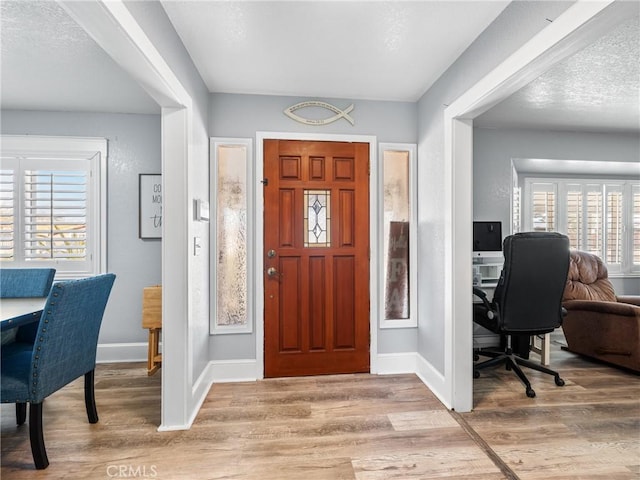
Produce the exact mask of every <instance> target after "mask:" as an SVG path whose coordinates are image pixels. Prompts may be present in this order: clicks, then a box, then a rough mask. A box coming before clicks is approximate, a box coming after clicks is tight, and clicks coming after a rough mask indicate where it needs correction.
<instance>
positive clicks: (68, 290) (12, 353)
mask: <svg viewBox="0 0 640 480" xmlns="http://www.w3.org/2000/svg"><path fill="white" fill-rule="evenodd" d="M114 280H115V275H114V274H111V273H109V274H105V275H97V276H94V277H90V278H85V279H81V280H70V281H63V282H58V283H56V284H55V285H53V287H52V288H51V291H50V292H49V296H48V297H47V301H46V304H45V306H44V310H43V311H42V316H41V317H40V322H39V325H38V330H37V333H36V335H35V338H33V339H25V341H20V340H19V339H17V340H16V341H15V342H13V343H10V344H8V345H5V346H3V348H2V353H1V355H2V358H1V360H2V363H1V364H0V383H1V388H0V401H2V403H16V404H17V405H23V406H24V410H23V411H24V412H25V414H24V415H22V418H18V425H21V424H22V423H24V421H25V419H26V404H27V403H28V404H29V438H30V442H31V452H32V454H33V460H34V463H35V465H36V468H37V469H43V468H46V467H47V466H48V465H49V460H48V458H47V452H46V450H45V446H44V435H43V428H42V401H43V400H44V399H45V398H46V397H48V396H49V395H51V394H52V393H54V392H56V391H57V390H59V389H61V388H62V387H64V386H65V385H67V384H68V383H70V382H72V381H73V380H75V379H76V378H78V377H80V376H83V375H84V398H85V406H86V410H87V416H88V418H89V422H90V423H96V422H97V421H98V412H97V409H96V403H95V395H94V369H95V365H96V349H97V345H98V333H99V331H100V324H101V323H102V316H103V314H104V309H105V307H106V305H107V300H108V298H109V294H110V292H111V287H112V286H113V282H114Z"/></svg>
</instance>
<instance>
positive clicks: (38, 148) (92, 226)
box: [0, 136, 106, 278]
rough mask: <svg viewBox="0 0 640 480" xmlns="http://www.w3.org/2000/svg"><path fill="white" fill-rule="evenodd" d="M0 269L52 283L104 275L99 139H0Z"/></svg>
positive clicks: (103, 168)
mask: <svg viewBox="0 0 640 480" xmlns="http://www.w3.org/2000/svg"><path fill="white" fill-rule="evenodd" d="M2 141H3V142H2V159H1V161H2V168H1V169H0V262H2V263H1V265H2V266H6V267H14V268H20V267H33V268H36V267H53V268H55V269H56V278H81V277H84V276H89V275H94V274H97V273H101V272H102V271H104V268H105V262H104V260H105V255H104V248H105V245H104V244H105V240H106V235H105V234H106V231H105V228H104V223H105V222H106V215H105V213H106V201H105V200H106V198H105V195H104V194H105V192H104V190H103V189H105V188H106V185H105V182H104V180H105V177H106V175H105V173H106V140H104V139H84V138H65V137H31V136H28V137H22V136H3V138H2Z"/></svg>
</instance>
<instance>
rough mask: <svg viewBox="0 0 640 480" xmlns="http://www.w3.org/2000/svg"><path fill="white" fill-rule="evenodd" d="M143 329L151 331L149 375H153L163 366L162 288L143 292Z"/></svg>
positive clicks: (152, 288)
mask: <svg viewBox="0 0 640 480" xmlns="http://www.w3.org/2000/svg"><path fill="white" fill-rule="evenodd" d="M142 328H148V329H149V352H148V359H147V374H148V375H153V374H154V373H156V372H157V371H158V369H159V368H160V367H161V366H162V354H161V353H159V344H160V332H161V331H162V286H161V285H156V286H153V287H146V288H144V289H143V291H142Z"/></svg>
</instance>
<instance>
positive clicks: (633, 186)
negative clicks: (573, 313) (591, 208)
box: [523, 176, 640, 277]
mask: <svg viewBox="0 0 640 480" xmlns="http://www.w3.org/2000/svg"><path fill="white" fill-rule="evenodd" d="M536 184H546V185H550V186H552V187H551V188H552V189H553V191H554V192H555V209H556V215H555V221H554V225H553V229H554V230H556V231H559V232H562V233H566V232H567V194H568V192H570V191H572V192H576V191H578V189H577V188H576V187H579V191H580V192H581V194H582V196H583V199H584V198H585V196H586V195H587V194H588V193H594V192H598V193H600V203H601V225H600V229H601V232H600V244H601V248H600V251H599V252H598V253H597V255H598V256H599V257H600V258H601V259H602V260H603V262H604V263H605V264H606V265H607V270H608V273H609V275H610V276H611V277H638V276H640V265H634V264H633V232H634V227H633V193H634V191H636V190H637V189H638V188H640V187H639V186H640V182H638V181H636V180H628V179H608V178H601V177H598V178H587V177H585V178H570V177H539V176H537V177H536V176H527V177H525V178H524V217H523V230H524V231H527V230H529V229H531V230H532V229H533V224H532V221H533V218H532V215H533V214H532V198H533V197H532V196H533V192H534V185H536ZM611 192H621V193H622V232H623V238H622V241H621V246H622V259H621V262H620V263H608V262H607V252H608V247H609V244H608V242H609V237H608V227H607V226H608V220H609V210H608V206H607V202H608V196H609V194H610V193H611ZM587 207H588V203H585V202H584V201H583V204H582V209H583V212H582V220H583V221H582V225H581V230H582V232H581V238H582V242H583V243H582V245H581V246H580V247H579V248H580V249H583V250H585V251H586V250H587V249H586V241H587V240H586V239H587V227H588V223H587V222H585V221H584V220H585V213H584V209H585V208H587ZM572 248H573V247H572Z"/></svg>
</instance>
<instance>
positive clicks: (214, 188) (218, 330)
mask: <svg viewBox="0 0 640 480" xmlns="http://www.w3.org/2000/svg"><path fill="white" fill-rule="evenodd" d="M219 146H234V147H236V146H237V147H245V148H246V152H247V153H246V157H245V172H246V178H245V182H246V193H247V197H246V199H245V202H246V215H247V218H246V223H247V231H246V232H245V233H246V239H247V240H246V241H247V245H246V251H247V260H246V261H247V272H246V273H247V284H246V285H245V288H246V299H247V305H246V315H247V318H246V322H245V324H244V325H239V326H224V325H223V326H219V325H218V324H217V321H216V319H217V311H218V302H217V298H218V295H217V288H218V261H217V259H218V241H217V231H218V208H217V205H218V171H217V166H218V147H219ZM253 164H254V162H253V140H252V139H251V138H222V137H211V138H209V185H210V187H209V191H210V193H209V195H210V204H211V205H212V208H211V212H210V217H211V221H210V223H209V232H210V239H211V240H210V243H209V250H210V253H209V285H210V292H209V298H210V302H209V310H210V318H209V333H210V334H211V335H224V334H236V333H252V332H253V319H254V316H255V315H254V313H253V305H254V301H253V298H254V297H253V295H251V294H250V292H251V279H252V278H253V276H254V275H255V272H256V270H255V269H254V268H253V257H254V256H253V255H252V254H251V252H253V238H254V232H253V231H254V229H255V225H254V217H255V216H256V213H255V212H254V211H253V208H252V207H251V206H252V205H253V196H254V195H255V189H254V188H253V185H254V181H253V173H252V172H253Z"/></svg>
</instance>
